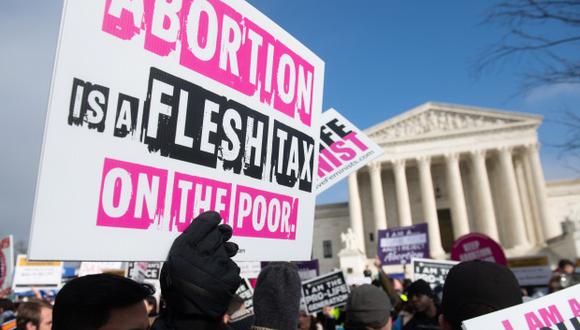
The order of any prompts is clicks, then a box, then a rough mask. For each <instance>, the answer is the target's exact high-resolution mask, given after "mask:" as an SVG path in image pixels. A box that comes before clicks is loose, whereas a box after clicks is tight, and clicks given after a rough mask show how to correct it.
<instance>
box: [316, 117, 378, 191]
mask: <svg viewBox="0 0 580 330" xmlns="http://www.w3.org/2000/svg"><path fill="white" fill-rule="evenodd" d="M382 153H383V149H382V148H381V147H379V146H378V145H377V144H376V143H375V142H373V140H371V139H370V138H369V137H368V136H367V135H366V134H364V133H363V132H362V131H361V130H359V129H358V128H357V127H356V126H354V125H353V124H352V123H351V122H350V121H348V120H347V119H346V118H344V117H343V116H342V115H341V114H340V113H338V111H336V110H335V109H332V108H331V109H329V110H326V111H325V112H323V113H322V117H321V120H320V154H319V155H318V172H317V180H318V181H317V182H316V193H318V194H320V193H321V192H323V191H324V190H326V189H328V188H330V187H331V186H332V185H334V184H335V183H337V182H338V181H340V180H342V179H343V178H345V177H346V176H348V175H349V174H350V173H353V172H355V171H356V170H358V169H359V168H361V167H363V166H364V165H366V164H368V163H369V162H370V161H372V160H373V159H376V158H377V157H379V156H380V155H381V154H382Z"/></svg>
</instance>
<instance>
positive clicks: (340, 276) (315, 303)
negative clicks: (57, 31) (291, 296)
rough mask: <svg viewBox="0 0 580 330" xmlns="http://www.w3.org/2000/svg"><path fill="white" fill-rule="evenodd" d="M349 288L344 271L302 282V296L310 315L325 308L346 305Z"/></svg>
mask: <svg viewBox="0 0 580 330" xmlns="http://www.w3.org/2000/svg"><path fill="white" fill-rule="evenodd" d="M349 292H350V291H349V288H348V285H347V283H346V280H345V278H344V273H343V272H342V270H339V271H336V272H332V273H328V274H324V275H321V276H318V277H315V278H313V279H310V280H308V281H305V282H302V296H303V297H304V303H305V304H306V310H307V311H308V313H311V314H313V313H318V312H320V311H322V309H323V308H324V307H325V306H330V307H338V306H344V305H346V301H347V299H348V294H349Z"/></svg>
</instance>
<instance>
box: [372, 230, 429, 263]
mask: <svg viewBox="0 0 580 330" xmlns="http://www.w3.org/2000/svg"><path fill="white" fill-rule="evenodd" d="M378 257H379V259H380V260H381V262H382V264H383V265H398V264H408V263H409V262H411V259H413V258H428V257H429V238H428V236H427V224H426V223H421V224H417V225H412V226H408V227H399V228H392V229H385V230H379V234H378Z"/></svg>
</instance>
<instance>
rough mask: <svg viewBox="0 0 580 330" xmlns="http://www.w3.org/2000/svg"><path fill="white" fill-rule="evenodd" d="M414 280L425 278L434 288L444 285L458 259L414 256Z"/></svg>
mask: <svg viewBox="0 0 580 330" xmlns="http://www.w3.org/2000/svg"><path fill="white" fill-rule="evenodd" d="M411 263H412V265H413V281H417V280H424V281H425V282H427V283H429V285H431V288H432V289H434V288H436V287H438V286H443V284H444V283H445V278H447V274H448V273H449V270H450V269H451V268H452V267H453V266H455V265H457V264H458V262H457V261H446V260H433V259H421V258H413V261H412V262H411Z"/></svg>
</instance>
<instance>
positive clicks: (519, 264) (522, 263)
mask: <svg viewBox="0 0 580 330" xmlns="http://www.w3.org/2000/svg"><path fill="white" fill-rule="evenodd" d="M508 267H509V268H510V269H511V271H512V272H513V273H514V275H515V276H516V278H517V279H518V282H519V283H520V285H521V286H527V285H541V286H547V285H548V282H550V278H551V277H552V270H551V269H550V263H549V261H548V257H547V256H535V257H521V258H511V259H508Z"/></svg>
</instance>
